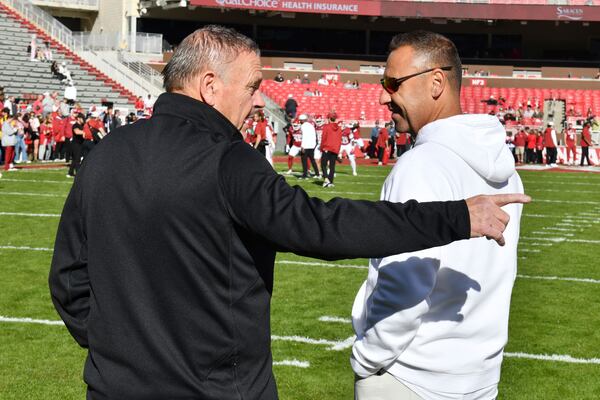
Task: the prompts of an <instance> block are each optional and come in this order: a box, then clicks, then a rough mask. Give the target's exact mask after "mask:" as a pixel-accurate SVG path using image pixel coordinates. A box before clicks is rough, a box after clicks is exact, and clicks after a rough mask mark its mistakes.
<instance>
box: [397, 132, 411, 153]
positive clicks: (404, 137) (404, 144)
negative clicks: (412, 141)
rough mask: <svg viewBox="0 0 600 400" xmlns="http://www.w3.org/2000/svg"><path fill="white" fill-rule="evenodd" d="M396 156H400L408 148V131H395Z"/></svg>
mask: <svg viewBox="0 0 600 400" xmlns="http://www.w3.org/2000/svg"><path fill="white" fill-rule="evenodd" d="M395 136H396V157H400V156H401V155H402V154H404V153H406V150H407V149H408V143H409V141H408V140H409V139H408V138H409V136H410V134H409V133H408V132H402V133H400V132H396V133H395Z"/></svg>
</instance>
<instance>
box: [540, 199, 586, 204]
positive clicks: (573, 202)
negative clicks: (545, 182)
mask: <svg viewBox="0 0 600 400" xmlns="http://www.w3.org/2000/svg"><path fill="white" fill-rule="evenodd" d="M533 203H565V204H592V205H596V204H598V202H597V201H580V200H549V199H534V200H533Z"/></svg>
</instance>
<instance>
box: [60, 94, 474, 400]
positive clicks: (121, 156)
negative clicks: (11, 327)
mask: <svg viewBox="0 0 600 400" xmlns="http://www.w3.org/2000/svg"><path fill="white" fill-rule="evenodd" d="M355 221H363V222H364V221H369V223H368V224H366V225H365V224H356V223H355ZM469 233H470V223H469V215H468V209H467V207H466V204H465V202H464V201H456V202H446V203H442V202H434V203H421V204H418V203H416V202H408V203H406V204H394V203H389V202H368V201H352V200H345V199H340V198H336V199H333V200H331V201H329V202H324V201H322V200H319V199H317V198H311V197H309V196H308V195H307V194H306V193H305V192H304V191H303V190H302V189H301V188H299V187H291V186H289V185H288V184H287V183H286V181H285V179H284V178H283V177H281V176H280V175H278V174H277V173H276V172H275V171H273V168H271V166H270V165H269V164H268V163H267V161H266V160H265V159H264V157H263V156H261V155H260V154H259V153H258V152H257V151H255V150H254V149H252V148H251V147H250V146H248V145H247V144H246V143H244V142H243V140H242V137H241V136H240V134H239V132H238V130H237V129H236V128H235V127H234V126H233V125H232V124H231V123H230V122H229V121H228V120H227V119H226V118H225V117H224V116H223V115H221V114H220V113H218V112H217V111H216V110H214V109H213V108H211V107H209V106H207V105H205V104H203V103H201V102H199V101H196V100H194V99H191V98H189V97H186V96H183V95H179V94H172V93H167V94H163V95H161V96H160V97H159V99H158V101H157V102H156V105H155V112H154V115H153V116H152V118H151V119H150V120H146V121H138V122H136V123H135V124H133V125H129V126H124V127H121V128H119V129H117V130H116V131H114V132H113V133H111V134H110V135H108V136H107V137H106V138H104V139H103V140H102V141H101V142H100V143H99V144H98V146H96V147H95V148H94V151H92V152H91V153H90V154H89V155H88V156H87V157H86V159H85V161H84V163H83V166H82V168H81V170H80V172H79V173H78V175H77V177H76V179H75V183H74V185H73V187H72V189H71V192H70V194H69V196H68V198H67V201H66V204H65V207H64V210H63V214H62V218H61V220H60V225H59V228H58V234H57V238H56V244H55V249H54V257H53V259H52V267H51V271H50V279H49V282H50V290H51V294H52V300H53V302H54V305H55V307H56V309H57V310H58V313H59V314H60V316H61V317H62V319H63V320H64V321H65V323H66V326H67V328H68V329H69V331H70V333H71V334H72V335H73V337H74V338H75V340H76V341H77V342H78V343H79V344H80V345H81V346H82V347H85V348H87V349H88V357H87V360H86V363H85V368H84V379H85V382H86V383H87V384H88V399H114V400H125V399H126V400H136V399H157V400H158V399H160V400H165V399H169V400H176V399H186V400H188V399H203V400H204V399H214V400H229V399H247V400H253V399H257V400H258V399H261V400H272V399H277V389H276V385H275V380H274V378H273V374H272V370H271V363H272V360H271V351H270V328H269V312H270V300H271V293H272V289H273V265H274V260H275V254H276V251H288V252H294V253H297V254H302V255H305V256H311V257H317V258H323V259H329V260H334V259H342V258H355V257H383V256H388V255H391V254H397V253H402V252H409V251H416V250H419V249H424V248H428V247H433V246H440V245H444V244H447V243H449V242H451V241H453V240H459V239H465V238H468V237H469ZM357 238H360V240H357Z"/></svg>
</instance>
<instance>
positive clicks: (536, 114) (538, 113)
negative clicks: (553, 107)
mask: <svg viewBox="0 0 600 400" xmlns="http://www.w3.org/2000/svg"><path fill="white" fill-rule="evenodd" d="M533 118H537V119H542V118H544V113H543V112H542V111H541V110H540V108H539V106H536V107H535V110H534V111H533Z"/></svg>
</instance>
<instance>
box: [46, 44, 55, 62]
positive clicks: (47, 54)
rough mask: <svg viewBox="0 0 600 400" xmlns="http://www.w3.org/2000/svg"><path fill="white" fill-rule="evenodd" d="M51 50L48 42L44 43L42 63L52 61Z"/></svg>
mask: <svg viewBox="0 0 600 400" xmlns="http://www.w3.org/2000/svg"><path fill="white" fill-rule="evenodd" d="M52 58H53V56H52V49H51V48H50V42H44V61H52Z"/></svg>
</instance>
